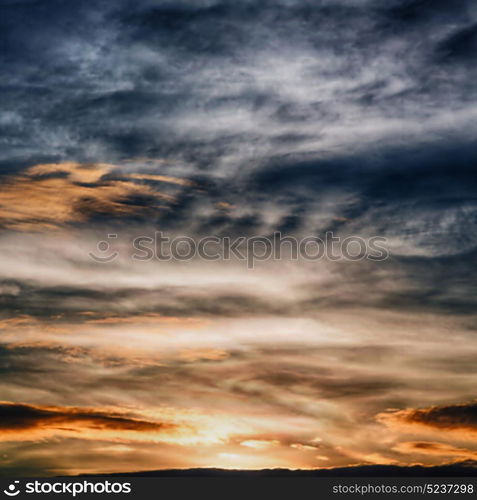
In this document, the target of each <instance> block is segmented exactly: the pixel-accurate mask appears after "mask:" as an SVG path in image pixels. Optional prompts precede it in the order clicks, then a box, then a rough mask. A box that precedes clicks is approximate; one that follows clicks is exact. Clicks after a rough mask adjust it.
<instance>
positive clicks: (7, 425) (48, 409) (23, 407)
mask: <svg viewBox="0 0 477 500" xmlns="http://www.w3.org/2000/svg"><path fill="white" fill-rule="evenodd" d="M191 430H192V429H191V428H188V427H187V426H184V425H182V424H181V425H178V424H176V423H174V422H171V421H155V420H150V419H147V420H146V419H143V418H139V417H137V416H135V415H131V414H127V413H121V412H116V411H109V410H103V409H96V408H75V407H57V406H35V405H30V404H23V403H12V402H8V401H2V402H0V441H37V440H41V439H45V438H49V437H53V436H61V437H76V438H82V439H97V440H106V441H108V440H112V441H161V440H168V439H173V438H174V435H178V434H181V433H183V432H184V431H185V432H191Z"/></svg>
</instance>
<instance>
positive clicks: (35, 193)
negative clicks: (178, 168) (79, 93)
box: [0, 163, 192, 231]
mask: <svg viewBox="0 0 477 500" xmlns="http://www.w3.org/2000/svg"><path fill="white" fill-rule="evenodd" d="M114 168H115V167H114V166H112V165H104V164H87V165H82V164H77V163H62V164H46V165H36V166H34V167H31V168H30V169H28V170H26V171H25V172H23V173H22V174H20V175H13V176H10V177H7V178H4V183H3V184H2V187H1V188H0V226H2V227H3V228H6V229H15V230H33V231H35V230H42V229H55V228H59V227H61V226H64V225H65V224H73V223H80V222H87V221H89V220H91V219H94V218H95V217H98V216H101V215H102V216H105V217H118V216H122V217H128V216H132V215H141V216H142V217H146V216H147V215H149V216H150V215H151V214H154V213H156V215H157V213H159V212H160V211H161V210H163V209H166V208H167V207H168V206H170V205H171V204H173V203H174V197H173V196H172V195H170V194H167V193H162V192H160V191H157V190H155V189H153V188H152V187H151V186H150V185H147V184H141V183H139V182H136V181H144V180H147V181H155V182H158V183H162V184H163V185H164V184H171V183H172V184H178V185H181V186H191V185H192V184H191V183H190V182H189V181H186V180H183V179H175V178H172V177H170V176H159V175H146V174H126V173H124V174H121V173H118V174H116V176H115V178H113V177H109V178H108V174H109V175H111V174H112V173H113V171H114ZM18 199H21V200H23V203H22V204H21V205H18V204H16V200H18Z"/></svg>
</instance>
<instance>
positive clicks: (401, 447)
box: [393, 441, 477, 460]
mask: <svg viewBox="0 0 477 500" xmlns="http://www.w3.org/2000/svg"><path fill="white" fill-rule="evenodd" d="M393 449H394V450H396V451H398V452H400V453H406V454H410V455H412V456H415V455H416V454H417V455H436V456H438V457H446V458H449V457H457V458H458V459H460V460H462V459H464V460H477V451H473V450H469V449H466V448H457V447H455V446H452V445H449V444H444V443H434V442H429V441H410V442H403V443H399V444H398V445H396V446H395V447H394V448H393Z"/></svg>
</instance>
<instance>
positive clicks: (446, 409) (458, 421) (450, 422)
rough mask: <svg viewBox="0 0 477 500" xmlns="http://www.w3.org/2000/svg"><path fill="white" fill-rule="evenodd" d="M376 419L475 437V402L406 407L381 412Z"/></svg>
mask: <svg viewBox="0 0 477 500" xmlns="http://www.w3.org/2000/svg"><path fill="white" fill-rule="evenodd" d="M377 419H378V421H380V422H382V423H384V424H386V425H390V426H397V427H403V428H408V429H409V428H411V429H412V428H413V427H420V428H421V429H427V430H431V431H447V432H452V433H457V434H462V435H463V436H465V437H469V436H471V437H474V438H477V402H471V403H464V404H456V405H448V406H432V407H429V408H417V409H416V408H408V409H406V410H400V411H395V412H391V413H381V414H379V415H378V417H377Z"/></svg>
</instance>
